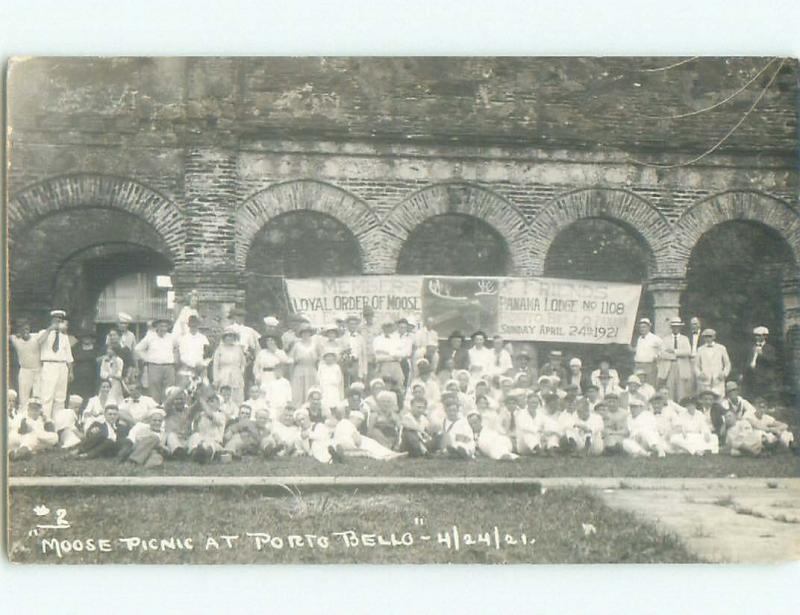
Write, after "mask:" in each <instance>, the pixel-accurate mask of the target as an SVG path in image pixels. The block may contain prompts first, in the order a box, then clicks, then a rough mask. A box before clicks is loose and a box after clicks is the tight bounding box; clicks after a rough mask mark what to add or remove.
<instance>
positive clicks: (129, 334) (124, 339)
mask: <svg viewBox="0 0 800 615" xmlns="http://www.w3.org/2000/svg"><path fill="white" fill-rule="evenodd" d="M132 322H133V316H131V315H130V314H127V313H125V312H120V313H119V314H117V332H118V333H119V343H120V345H121V346H125V348H127V349H128V350H130V351H131V352H133V349H134V348H136V336H135V335H134V333H133V331H131V330H130V326H131V323H132ZM106 344H108V337H106Z"/></svg>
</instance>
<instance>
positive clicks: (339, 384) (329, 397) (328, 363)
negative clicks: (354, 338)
mask: <svg viewBox="0 0 800 615" xmlns="http://www.w3.org/2000/svg"><path fill="white" fill-rule="evenodd" d="M337 357H338V355H337V353H336V349H335V348H332V347H330V346H328V347H326V348H325V350H323V351H322V361H321V362H320V364H319V367H318V368H317V381H318V382H319V388H320V390H321V391H322V405H323V406H324V407H325V408H326V409H328V410H330V409H331V408H333V407H335V406H338V405H339V404H340V403H342V400H343V399H344V374H343V373H342V368H341V367H340V366H339V363H338V361H337Z"/></svg>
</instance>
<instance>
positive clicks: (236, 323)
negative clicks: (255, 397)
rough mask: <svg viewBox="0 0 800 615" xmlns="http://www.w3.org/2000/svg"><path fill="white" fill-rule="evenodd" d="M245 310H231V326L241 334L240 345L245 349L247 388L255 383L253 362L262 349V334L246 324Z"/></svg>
mask: <svg viewBox="0 0 800 615" xmlns="http://www.w3.org/2000/svg"><path fill="white" fill-rule="evenodd" d="M245 316H247V312H245V311H244V310H243V309H242V308H234V309H233V310H231V313H230V318H231V320H233V324H232V325H231V327H232V328H233V329H234V330H235V331H236V332H237V333H238V334H239V345H240V346H241V347H242V349H243V350H244V356H245V369H244V378H245V388H248V387H249V386H250V385H251V384H253V362H254V361H255V359H256V355H257V354H258V351H259V350H261V347H260V346H259V343H258V340H260V339H261V334H260V333H259V332H258V331H256V330H255V329H253V328H252V327H248V326H247V325H246V324H244V319H245Z"/></svg>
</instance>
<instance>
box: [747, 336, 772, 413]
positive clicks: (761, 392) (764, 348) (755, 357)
mask: <svg viewBox="0 0 800 615" xmlns="http://www.w3.org/2000/svg"><path fill="white" fill-rule="evenodd" d="M768 335H769V329H767V328H766V327H764V326H759V327H756V328H755V329H753V346H752V347H751V348H750V353H749V354H748V356H747V363H745V365H744V366H743V369H742V387H743V388H744V390H745V392H746V393H747V395H749V396H750V398H752V399H756V398H758V397H763V398H765V399H770V398H774V397H777V393H778V391H777V388H778V385H779V383H780V378H779V373H778V370H779V366H780V362H779V361H778V353H777V352H776V351H775V348H774V347H773V346H772V344H770V343H768V342H767V336H768Z"/></svg>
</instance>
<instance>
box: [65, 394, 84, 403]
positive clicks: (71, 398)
mask: <svg viewBox="0 0 800 615" xmlns="http://www.w3.org/2000/svg"><path fill="white" fill-rule="evenodd" d="M68 401H69V403H71V404H82V403H83V397H81V396H80V395H74V394H73V395H70V396H69V400H68Z"/></svg>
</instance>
